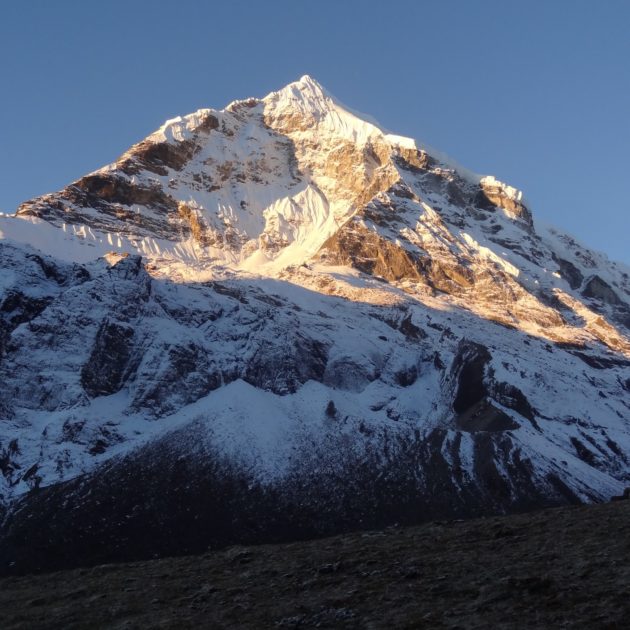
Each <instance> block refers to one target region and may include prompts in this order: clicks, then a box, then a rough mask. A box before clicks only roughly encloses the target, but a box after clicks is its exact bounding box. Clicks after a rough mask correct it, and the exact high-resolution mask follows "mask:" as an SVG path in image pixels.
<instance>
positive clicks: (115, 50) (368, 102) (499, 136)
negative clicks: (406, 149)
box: [0, 0, 630, 263]
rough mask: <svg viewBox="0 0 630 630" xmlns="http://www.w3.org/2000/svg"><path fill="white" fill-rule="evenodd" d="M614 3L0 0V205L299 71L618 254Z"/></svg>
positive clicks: (624, 121) (623, 162)
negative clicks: (168, 123)
mask: <svg viewBox="0 0 630 630" xmlns="http://www.w3.org/2000/svg"><path fill="white" fill-rule="evenodd" d="M628 33H630V2H628V1H626V0H606V1H603V2H599V3H598V2H593V0H589V1H583V0H555V1H549V0H546V1H542V0H527V1H524V0H519V1H518V2H516V1H513V0H496V1H495V0H477V1H472V0H431V1H430V2H429V1H425V0H415V1H413V0H412V1H406V0H389V1H388V2H383V1H382V0H380V1H375V0H364V1H362V2H360V1H357V0H345V1H344V0H336V1H333V0H317V1H313V0H311V1H309V2H305V1H301V0H291V1H288V0H275V1H274V0H266V1H259V2H255V1H251V2H245V1H243V0H230V1H229V2H228V1H225V0H223V1H221V2H213V1H211V0H206V1H202V0H196V1H195V0H178V1H177V2H171V1H160V0H152V1H145V0H125V1H120V0H108V1H107V2H103V1H96V0H77V1H72V0H57V1H56V2H50V1H48V0H20V1H17V0H15V1H11V0H0V121H1V124H2V137H1V140H0V211H4V212H13V211H14V210H15V209H16V207H17V205H18V204H19V203H20V202H22V201H24V200H26V199H30V198H32V197H34V196H36V195H40V194H43V193H45V192H50V191H53V190H58V189H59V188H62V187H63V186H65V185H67V184H68V183H69V182H71V181H73V180H75V179H78V178H79V177H81V176H82V175H84V174H86V173H87V172H89V171H92V170H94V169H96V168H99V167H101V166H103V165H105V164H107V163H109V162H111V161H113V160H114V159H115V158H116V157H118V156H119V155H120V154H121V153H123V152H124V151H125V150H126V149H127V148H128V147H129V146H130V145H131V144H133V143H134V142H137V141H139V140H141V139H142V138H144V137H145V136H146V135H148V134H149V133H150V132H152V131H153V130H155V129H156V128H157V127H159V126H160V125H161V124H162V123H163V122H164V121H165V120H166V119H168V118H173V117H174V116H177V115H183V114H187V113H190V112H192V111H195V110H197V109H199V108H202V107H214V108H222V107H224V106H225V105H227V103H229V102H230V101H232V100H235V99H237V98H246V97H249V96H259V97H262V96H264V95H265V94H267V93H268V92H270V91H272V90H276V89H279V88H281V87H283V86H284V85H286V84H287V83H289V82H291V81H294V80H297V79H298V78H299V77H300V76H302V75H303V74H310V75H311V76H312V77H314V78H315V79H316V80H317V81H319V82H320V83H321V84H322V85H324V87H326V88H327V89H328V90H329V91H330V92H332V93H333V94H334V95H335V96H336V97H337V98H338V99H339V100H340V101H341V102H343V103H345V104H346V105H348V106H350V107H352V108H354V109H357V110H359V111H363V112H366V113H368V114H370V115H371V116H373V117H374V118H376V119H377V120H378V121H379V122H380V123H381V125H383V126H384V127H385V128H387V129H389V130H390V131H392V132H395V133H397V134H399V135H405V136H410V137H413V138H416V139H418V140H420V141H421V142H423V143H425V144H428V145H430V146H433V147H435V148H436V149H438V150H439V151H441V152H443V153H446V154H448V155H449V156H450V157H451V158H453V159H454V160H456V161H457V162H458V163H460V164H461V165H462V166H465V167H467V168H469V169H470V170H473V171H475V172H478V173H484V174H493V175H495V176H496V177H497V178H498V179H501V180H502V181H505V182H507V183H509V184H511V185H513V186H516V187H517V188H520V189H522V190H523V191H524V194H525V196H526V198H527V200H528V201H529V204H530V207H531V209H532V211H533V213H534V218H535V220H536V221H537V222H540V223H546V224H551V225H554V226H556V227H559V228H561V229H563V230H566V231H568V232H570V233H571V234H573V235H574V236H575V237H577V238H578V240H580V241H582V242H583V243H585V244H587V245H588V246H590V247H593V248H595V249H598V250H600V251H603V252H605V253H607V254H608V256H609V257H610V258H612V259H616V260H620V261H624V262H626V263H630V245H629V244H628V243H629V241H630V195H629V194H628V187H629V185H630V36H629V35H628Z"/></svg>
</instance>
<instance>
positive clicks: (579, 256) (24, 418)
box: [0, 77, 630, 572]
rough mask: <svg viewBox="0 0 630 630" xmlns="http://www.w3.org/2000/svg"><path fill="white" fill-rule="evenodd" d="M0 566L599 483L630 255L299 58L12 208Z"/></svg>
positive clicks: (623, 456) (532, 497)
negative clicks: (376, 116) (331, 90)
mask: <svg viewBox="0 0 630 630" xmlns="http://www.w3.org/2000/svg"><path fill="white" fill-rule="evenodd" d="M0 267H1V269H2V273H1V275H0V378H1V382H2V384H3V387H2V396H1V397H0V517H3V521H4V524H3V526H2V530H1V532H0V562H1V563H2V570H3V571H5V572H7V571H9V572H10V571H17V572H19V571H31V570H41V569H49V568H56V567H61V566H74V565H77V564H86V563H90V562H96V561H107V560H114V559H117V560H122V559H133V558H141V557H151V556H153V555H156V554H166V553H183V552H192V551H199V550H202V549H205V548H207V546H208V545H222V544H228V543H233V542H260V541H272V540H286V539H291V538H298V537H307V536H314V535H321V534H327V533H332V532H339V531H346V530H350V529H354V528H362V527H373V526H380V525H387V524H391V523H393V522H399V523H402V522H408V523H413V522H419V521H422V520H426V519H429V518H452V517H460V516H470V515H475V514H484V513H497V512H506V511H515V510H523V509H528V508H532V507H537V506H545V505H557V504H563V503H569V502H581V501H603V500H608V499H609V498H610V497H611V496H613V495H619V494H621V493H622V492H623V490H624V487H626V486H628V485H630V463H629V458H630V338H629V335H630V306H629V304H630V276H629V274H630V270H629V269H628V268H627V267H624V266H623V265H621V264H618V263H613V262H610V261H608V260H607V259H606V257H605V256H602V255H600V254H597V253H595V252H593V251H590V250H589V249H586V248H585V247H583V246H582V245H580V244H578V243H577V242H576V241H575V240H574V239H572V238H571V237H570V236H568V235H565V234H562V233H559V232H557V231H556V230H552V229H549V228H543V227H540V226H538V225H537V224H536V223H535V221H534V218H533V216H532V213H531V210H530V208H529V207H528V205H527V202H526V201H525V199H524V198H523V195H522V193H521V192H520V191H518V190H516V189H514V188H512V187H510V186H508V185H506V184H503V183H501V182H499V181H497V180H496V179H494V178H493V177H480V176H477V175H474V174H472V173H470V172H468V171H466V170H465V169H463V168H461V167H459V166H457V165H456V164H453V163H452V162H451V161H449V160H448V159H447V158H445V157H444V156H442V155H440V154H438V153H436V152H435V151H433V150H431V149H428V148H426V147H423V146H421V145H420V144H419V143H417V142H415V141H413V140H410V139H408V138H403V137H400V136H396V135H392V134H390V133H388V132H386V131H384V130H383V129H381V128H380V127H379V126H378V125H377V124H376V123H373V122H370V121H369V120H366V119H365V118H364V117H362V116H360V115H358V114H355V113H353V112H351V111H350V110H349V109H347V108H346V107H344V106H343V105H341V104H340V103H339V102H338V101H337V100H336V99H334V97H332V96H331V95H330V94H328V93H327V92H326V91H325V90H324V89H323V88H322V87H321V86H320V85H318V84H317V83H316V82H315V81H314V80H312V79H311V78H310V77H303V78H302V79H300V81H298V82H296V83H292V84H290V85H288V86H287V87H285V88H283V89H282V90H280V91H278V92H273V93H271V94H269V95H268V96H267V97H265V98H263V99H248V100H244V101H235V102H233V103H231V104H230V105H228V106H227V107H226V108H225V109H223V110H200V111H198V112H196V113H194V114H191V115H189V116H185V117H183V118H176V119H174V120H170V121H167V122H166V123H165V124H164V125H163V126H162V127H161V128H160V129H159V130H157V131H156V132H155V133H153V134H152V135H150V136H149V137H148V138H146V139H145V140H143V141H142V142H140V143H138V144H136V145H134V146H133V147H131V149H129V150H128V151H127V152H125V153H124V154H123V155H122V156H121V157H120V158H119V159H118V160H117V161H116V162H115V163H113V164H111V165H109V166H106V167H104V168H102V169H100V170H98V171H95V172H94V173H91V174H89V175H86V176H85V177H83V178H81V179H79V180H78V181H76V182H73V183H72V184H70V185H69V186H67V187H66V188H64V189H63V190H61V191H59V192H56V193H52V194H49V195H44V196H43V197H39V198H36V199H33V200H31V201H27V202H25V203H24V204H22V205H21V206H20V207H19V208H18V210H17V213H16V214H15V215H12V216H8V215H0Z"/></svg>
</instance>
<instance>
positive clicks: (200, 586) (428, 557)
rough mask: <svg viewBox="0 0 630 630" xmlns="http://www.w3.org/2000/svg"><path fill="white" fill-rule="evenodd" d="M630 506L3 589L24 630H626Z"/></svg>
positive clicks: (69, 576)
mask: <svg viewBox="0 0 630 630" xmlns="http://www.w3.org/2000/svg"><path fill="white" fill-rule="evenodd" d="M629 614H630V501H619V502H614V503H609V504H605V505H598V506H580V507H569V508H559V509H551V510H545V511H542V512H537V513H530V514H523V515H517V516H508V517H493V518H487V519H477V520H470V521H465V522H462V521H455V522H438V523H431V524H427V525H423V526H420V527H413V528H389V529H386V530H383V531H375V532H370V533H363V534H350V535H345V536H337V537H335V538H327V539H322V540H316V541H310V542H305V543H293V544H283V545H268V546H259V547H232V548H230V549H227V550H226V551H220V552H211V551H210V552H207V553H206V554H204V555H201V556H189V557H182V558H177V559H164V560H154V561H149V562H137V563H133V564H121V565H102V566H98V567H95V568H93V569H80V570H73V571H67V572H62V573H53V574H48V575H41V576H25V577H20V578H5V579H3V580H0V625H2V627H3V628H5V629H7V630H8V629H10V628H29V629H36V628H60V627H63V628H68V629H70V628H85V627H90V626H95V627H107V628H154V627H160V628H192V627H195V628H198V627H212V628H490V627H493V628H560V627H571V628H611V629H612V628H619V629H621V628H626V627H627V619H628V615H629Z"/></svg>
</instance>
